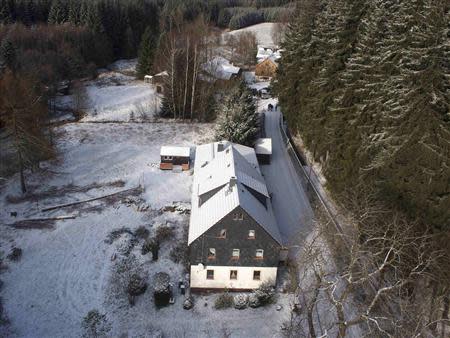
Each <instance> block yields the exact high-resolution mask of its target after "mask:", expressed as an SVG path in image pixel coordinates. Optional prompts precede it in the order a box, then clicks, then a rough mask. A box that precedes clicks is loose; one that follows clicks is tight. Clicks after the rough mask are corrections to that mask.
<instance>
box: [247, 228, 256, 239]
mask: <svg viewBox="0 0 450 338" xmlns="http://www.w3.org/2000/svg"><path fill="white" fill-rule="evenodd" d="M248 239H255V230H249V231H248Z"/></svg>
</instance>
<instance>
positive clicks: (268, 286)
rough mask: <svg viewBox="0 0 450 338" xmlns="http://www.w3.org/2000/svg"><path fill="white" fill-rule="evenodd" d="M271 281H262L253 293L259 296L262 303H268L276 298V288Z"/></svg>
mask: <svg viewBox="0 0 450 338" xmlns="http://www.w3.org/2000/svg"><path fill="white" fill-rule="evenodd" d="M272 284H273V283H271V282H264V283H261V285H260V286H259V288H257V289H256V290H255V291H253V293H252V294H253V295H255V296H256V298H258V301H259V303H260V305H266V304H269V303H272V302H273V300H274V298H275V290H274V288H273V286H272Z"/></svg>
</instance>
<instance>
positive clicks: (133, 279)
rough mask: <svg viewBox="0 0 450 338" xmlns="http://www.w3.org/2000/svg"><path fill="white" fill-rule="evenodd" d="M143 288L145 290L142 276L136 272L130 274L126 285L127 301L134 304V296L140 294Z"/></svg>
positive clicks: (145, 285) (145, 286)
mask: <svg viewBox="0 0 450 338" xmlns="http://www.w3.org/2000/svg"><path fill="white" fill-rule="evenodd" d="M145 290H147V283H146V282H145V280H144V278H142V277H141V276H140V275H138V274H132V275H131V276H130V279H129V281H128V285H127V292H128V301H129V302H130V304H131V305H134V301H135V297H136V296H139V295H142V294H143V293H144V292H145Z"/></svg>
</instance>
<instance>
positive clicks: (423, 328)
mask: <svg viewBox="0 0 450 338" xmlns="http://www.w3.org/2000/svg"><path fill="white" fill-rule="evenodd" d="M365 202H367V203H366V204H364V203H362V204H360V207H359V209H358V208H356V209H355V210H357V211H355V212H354V213H353V215H354V219H353V222H352V227H351V229H352V231H351V234H350V235H348V236H346V243H347V244H346V246H343V247H346V248H347V249H346V251H344V250H340V252H332V250H330V249H329V245H328V244H327V243H326V241H325V240H324V238H327V237H329V236H330V235H331V236H338V235H337V234H336V233H335V232H334V231H333V232H332V233H330V228H329V227H327V226H318V227H317V232H316V233H315V234H314V235H312V236H310V237H309V238H307V239H306V240H305V243H304V245H303V251H302V255H301V259H300V262H299V266H300V268H301V276H300V278H299V279H300V281H301V282H300V284H299V289H298V298H299V300H300V302H301V304H302V308H303V309H304V311H303V313H302V314H301V315H299V316H297V317H296V320H294V321H293V324H292V325H291V327H292V326H295V325H296V326H295V327H297V328H298V327H299V326H302V327H303V328H305V327H307V328H308V329H307V331H308V332H307V333H305V336H307V337H319V336H323V335H324V334H327V335H328V336H336V337H346V336H348V330H349V329H350V328H355V329H356V330H359V333H358V334H360V335H363V334H367V335H369V336H374V335H375V336H385V337H414V336H417V337H419V336H421V335H423V334H429V333H430V332H431V329H430V328H431V326H433V325H432V323H435V322H436V321H438V322H440V323H441V322H442V320H441V319H432V318H431V317H430V316H428V315H427V314H426V312H427V311H428V310H427V311H424V309H428V308H427V307H424V304H426V302H424V299H427V298H428V297H427V295H428V293H427V292H425V293H424V292H423V290H422V288H421V285H423V283H424V281H426V280H430V279H432V278H433V270H434V267H435V264H436V262H437V261H439V260H440V258H441V257H442V256H443V254H442V252H440V251H439V250H436V249H434V245H433V236H432V235H431V233H429V232H427V231H425V230H423V231H417V226H416V224H414V223H413V222H410V221H407V220H406V219H405V218H404V217H403V216H402V215H399V214H396V213H389V214H388V213H385V212H384V211H383V209H382V208H381V207H377V206H375V205H370V198H367V201H365ZM336 255H339V256H340V259H339V260H336V259H334V257H336ZM357 332H358V331H357Z"/></svg>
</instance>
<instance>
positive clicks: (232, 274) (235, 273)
mask: <svg viewBox="0 0 450 338" xmlns="http://www.w3.org/2000/svg"><path fill="white" fill-rule="evenodd" d="M230 279H237V270H231V271H230Z"/></svg>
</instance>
